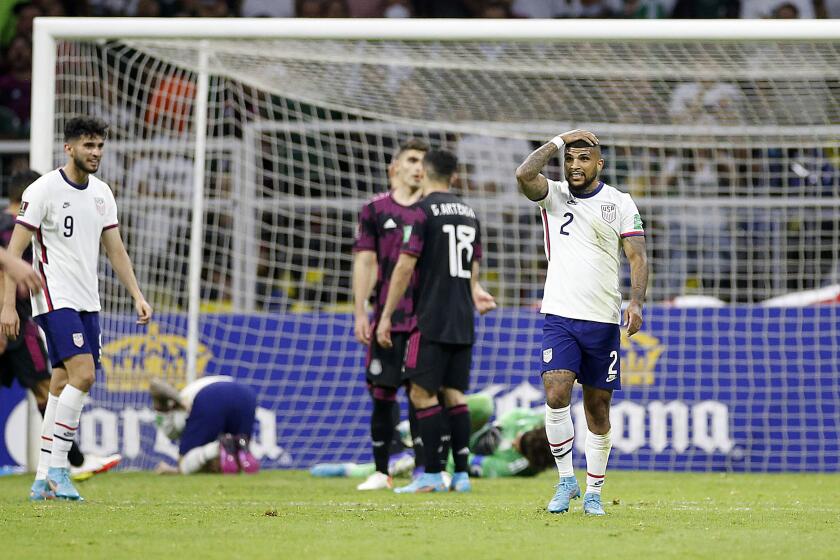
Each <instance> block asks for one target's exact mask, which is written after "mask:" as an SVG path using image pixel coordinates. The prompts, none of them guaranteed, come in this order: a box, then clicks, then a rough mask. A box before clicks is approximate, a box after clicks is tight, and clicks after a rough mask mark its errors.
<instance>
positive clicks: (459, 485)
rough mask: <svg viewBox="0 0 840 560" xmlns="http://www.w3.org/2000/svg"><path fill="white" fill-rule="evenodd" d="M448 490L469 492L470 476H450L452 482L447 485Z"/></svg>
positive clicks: (459, 474) (461, 474) (465, 474)
mask: <svg viewBox="0 0 840 560" xmlns="http://www.w3.org/2000/svg"><path fill="white" fill-rule="evenodd" d="M449 490H451V491H452V492H470V491H471V490H472V484H471V483H470V475H469V473H466V472H456V473H455V474H453V475H452V482H450V483H449Z"/></svg>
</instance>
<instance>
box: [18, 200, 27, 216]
mask: <svg viewBox="0 0 840 560" xmlns="http://www.w3.org/2000/svg"><path fill="white" fill-rule="evenodd" d="M27 208H29V203H28V202H26V201H25V200H22V201H21V202H20V210H18V216H23V215H24V214H26V209H27Z"/></svg>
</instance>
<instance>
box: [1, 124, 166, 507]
mask: <svg viewBox="0 0 840 560" xmlns="http://www.w3.org/2000/svg"><path fill="white" fill-rule="evenodd" d="M107 131H108V125H107V124H105V123H104V122H103V121H101V120H99V119H95V118H90V117H76V118H73V119H70V120H69V121H67V124H66V126H65V128H64V153H65V154H67V164H66V165H65V166H64V167H62V168H60V169H56V170H54V171H51V172H49V173H47V174H45V175H43V176H42V177H41V178H40V179H38V180H37V181H35V182H34V183H32V184H31V185H29V187H27V189H26V190H25V191H24V193H23V197H22V201H21V206H20V211H19V212H18V217H17V224H16V225H15V229H14V231H13V232H12V238H11V240H10V241H9V252H10V253H12V254H13V255H14V256H20V255H21V254H22V253H23V250H24V249H25V248H26V247H27V246H28V245H29V243H30V240H32V242H33V259H32V263H33V266H34V267H35V269H36V270H37V271H38V273H39V274H40V276H41V280H42V282H43V285H44V289H43V290H42V291H41V292H40V293H37V294H33V295H32V315H33V317H34V318H35V321H36V322H37V323H38V325H39V326H40V327H41V328H42V329H43V331H44V334H45V335H46V339H47V352H48V353H49V358H50V362H51V363H52V367H53V375H52V379H51V382H50V395H49V397H48V401H47V408H46V410H45V411H44V423H43V427H42V429H41V455H40V459H39V461H38V471H37V473H36V475H35V482H34V483H33V484H32V489H31V491H30V499H32V500H43V499H49V498H53V497H55V498H60V499H66V500H79V499H81V497H80V496H79V493H78V492H77V491H76V489H75V488H74V487H73V484H72V483H71V482H70V476H69V474H70V472H69V465H68V462H67V451H68V450H69V449H70V444H71V443H72V441H73V437H74V436H75V434H76V429H77V428H78V425H79V416H80V415H81V412H82V404H83V402H84V398H85V396H86V395H87V393H88V391H89V390H90V388H91V386H92V385H93V382H94V379H95V371H96V367H97V366H98V365H99V351H100V331H99V310H100V308H101V307H100V305H99V279H98V274H97V268H98V266H97V265H98V262H99V245H100V243H101V244H102V245H103V246H104V247H105V252H106V254H107V255H108V259H109V260H110V261H111V266H112V267H113V268H114V271H115V272H116V273H117V276H118V277H119V279H120V281H121V282H122V283H123V285H124V286H125V287H126V288H127V289H128V291H129V293H130V294H131V297H132V298H133V299H134V308H135V310H136V311H137V316H138V321H137V322H138V323H139V324H146V323H148V322H149V319H151V316H152V308H151V306H149V304H148V303H147V302H146V299H145V298H144V297H143V294H142V293H141V292H140V288H139V287H138V286H137V279H136V278H135V276H134V270H133V269H132V266H131V260H130V259H129V257H128V254H127V253H126V250H125V246H124V245H123V242H122V239H121V237H120V233H119V229H118V227H117V226H118V221H117V205H116V203H115V202H114V195H113V194H112V193H111V189H110V188H109V187H108V185H107V184H105V183H103V182H102V181H101V180H99V179H98V178H96V177H94V176H93V175H92V173H95V172H96V171H97V169H99V163H100V161H101V158H102V148H103V146H104V145H105V137H106V135H107ZM19 328H20V324H19V318H18V314H17V312H16V311H15V286H14V283H13V282H12V281H10V280H8V279H7V280H6V284H5V292H4V294H3V310H2V312H0V329H2V332H3V334H5V335H6V336H8V337H10V338H14V337H16V336H18V331H19ZM65 383H66V384H65ZM62 385H64V389H61V390H60V389H59V388H60V387H61V386H62Z"/></svg>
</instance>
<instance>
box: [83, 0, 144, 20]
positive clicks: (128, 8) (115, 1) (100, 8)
mask: <svg viewBox="0 0 840 560" xmlns="http://www.w3.org/2000/svg"><path fill="white" fill-rule="evenodd" d="M137 2H138V0H88V4H89V6H90V15H92V16H96V17H101V16H133V15H135V14H136V13H137Z"/></svg>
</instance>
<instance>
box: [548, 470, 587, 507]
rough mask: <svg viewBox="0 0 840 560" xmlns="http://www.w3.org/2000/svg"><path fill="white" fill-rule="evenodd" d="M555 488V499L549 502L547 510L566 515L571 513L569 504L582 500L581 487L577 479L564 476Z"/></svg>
mask: <svg viewBox="0 0 840 560" xmlns="http://www.w3.org/2000/svg"><path fill="white" fill-rule="evenodd" d="M555 488H556V489H557V490H555V492H554V497H553V498H551V501H550V502H548V508H547V509H548V511H549V512H550V513H566V512H567V511H569V502H570V501H571V500H574V499H576V498H580V487H579V486H578V483H577V479H576V478H575V477H573V476H564V477H562V478H561V479H560V482H558V483H557V486H555Z"/></svg>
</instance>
